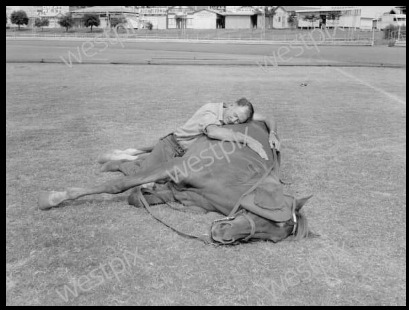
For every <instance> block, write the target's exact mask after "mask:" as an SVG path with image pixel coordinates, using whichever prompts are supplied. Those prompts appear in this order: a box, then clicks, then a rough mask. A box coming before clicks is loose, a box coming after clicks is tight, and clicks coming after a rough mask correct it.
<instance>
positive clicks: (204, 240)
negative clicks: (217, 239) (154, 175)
mask: <svg viewBox="0 0 409 310" xmlns="http://www.w3.org/2000/svg"><path fill="white" fill-rule="evenodd" d="M145 190H146V189H145ZM146 191H147V192H148V193H150V194H152V195H154V196H156V197H157V198H159V199H160V200H162V201H163V202H164V203H165V204H166V205H168V206H170V204H169V203H167V202H166V201H165V200H164V199H163V198H162V197H160V196H159V195H157V194H156V193H155V192H153V191H150V190H146ZM136 194H137V197H138V198H139V200H140V201H141V202H142V204H143V206H144V207H145V209H146V211H148V213H149V214H150V215H151V216H152V217H153V218H154V219H155V220H157V221H158V222H160V223H162V224H163V225H165V226H166V227H168V228H170V229H171V230H173V231H174V232H176V233H177V234H178V235H180V236H182V237H185V238H188V239H196V240H200V241H202V242H204V243H205V244H213V242H212V241H211V240H210V238H209V237H206V236H207V235H200V236H195V235H191V234H187V233H184V232H181V231H180V230H177V229H176V228H173V227H172V226H170V225H169V224H167V223H165V222H164V221H162V220H161V219H160V218H158V217H157V216H156V215H155V214H154V213H153V212H152V210H151V207H150V205H149V203H148V202H147V201H146V199H145V197H144V196H143V193H142V190H141V188H140V187H138V188H137V190H136ZM170 207H171V206H170Z"/></svg>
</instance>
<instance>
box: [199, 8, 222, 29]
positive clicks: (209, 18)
mask: <svg viewBox="0 0 409 310" xmlns="http://www.w3.org/2000/svg"><path fill="white" fill-rule="evenodd" d="M216 19H217V14H215V13H212V12H209V11H200V12H197V13H195V14H193V28H194V29H216Z"/></svg>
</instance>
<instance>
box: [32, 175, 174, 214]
mask: <svg viewBox="0 0 409 310" xmlns="http://www.w3.org/2000/svg"><path fill="white" fill-rule="evenodd" d="M168 177H169V176H168V174H167V173H166V171H165V170H164V169H163V168H162V167H158V168H156V169H153V170H152V169H150V170H144V171H140V173H138V175H135V176H125V177H121V178H119V179H116V180H112V181H108V182H105V183H103V184H100V185H96V186H93V187H89V188H87V187H84V188H78V187H71V188H68V189H66V190H65V191H62V192H55V191H52V192H43V193H40V195H39V199H38V205H39V208H40V209H42V210H45V209H49V208H51V207H55V206H58V205H59V204H61V203H62V202H64V201H66V200H73V199H77V198H80V197H83V196H87V195H94V194H102V193H106V194H119V193H123V192H125V191H126V190H128V189H130V188H132V187H135V186H138V185H142V184H146V183H151V182H156V181H159V180H162V179H166V178H168Z"/></svg>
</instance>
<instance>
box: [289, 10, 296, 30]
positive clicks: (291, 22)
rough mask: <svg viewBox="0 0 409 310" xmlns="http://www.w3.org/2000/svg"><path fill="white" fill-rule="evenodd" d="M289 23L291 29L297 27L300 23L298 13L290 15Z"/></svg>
mask: <svg viewBox="0 0 409 310" xmlns="http://www.w3.org/2000/svg"><path fill="white" fill-rule="evenodd" d="M287 22H288V24H289V25H290V26H291V28H294V27H297V22H298V19H297V13H295V12H291V14H290V15H288V19H287Z"/></svg>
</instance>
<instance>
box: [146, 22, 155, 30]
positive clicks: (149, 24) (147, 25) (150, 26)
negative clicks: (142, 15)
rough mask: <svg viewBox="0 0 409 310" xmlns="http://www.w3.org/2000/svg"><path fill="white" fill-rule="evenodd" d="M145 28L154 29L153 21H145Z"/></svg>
mask: <svg viewBox="0 0 409 310" xmlns="http://www.w3.org/2000/svg"><path fill="white" fill-rule="evenodd" d="M145 28H146V29H148V30H152V28H153V25H152V23H151V22H150V21H147V22H146V23H145Z"/></svg>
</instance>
